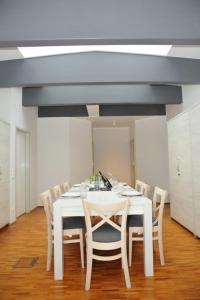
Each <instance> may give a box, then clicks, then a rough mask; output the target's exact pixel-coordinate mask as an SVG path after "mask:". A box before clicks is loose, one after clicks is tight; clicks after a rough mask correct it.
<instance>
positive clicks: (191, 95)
mask: <svg viewBox="0 0 200 300" xmlns="http://www.w3.org/2000/svg"><path fill="white" fill-rule="evenodd" d="M182 95H183V103H182V104H179V105H166V114H167V120H170V119H171V118H173V117H175V116H176V115H178V114H179V113H181V112H183V111H186V110H188V109H190V108H192V107H193V106H194V105H195V104H199V103H200V85H185V86H184V85H183V86H182Z"/></svg>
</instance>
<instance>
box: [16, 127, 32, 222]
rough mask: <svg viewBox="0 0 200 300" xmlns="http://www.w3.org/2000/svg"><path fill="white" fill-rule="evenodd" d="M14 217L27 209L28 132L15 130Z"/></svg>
mask: <svg viewBox="0 0 200 300" xmlns="http://www.w3.org/2000/svg"><path fill="white" fill-rule="evenodd" d="M15 153H16V154H15V155H16V156H15V206H16V217H19V216H21V215H22V214H24V213H25V212H28V211H29V133H27V132H25V131H23V130H20V129H17V130H16V152H15Z"/></svg>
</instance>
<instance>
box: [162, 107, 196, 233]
mask: <svg viewBox="0 0 200 300" xmlns="http://www.w3.org/2000/svg"><path fill="white" fill-rule="evenodd" d="M168 145H169V172H170V201H171V217H172V218H173V219H175V220H176V221H177V222H179V223H180V224H182V225H183V226H185V227H186V228H187V229H189V230H190V231H191V232H193V233H195V234H196V235H197V236H200V184H199V183H200V107H199V106H198V107H195V108H194V109H193V110H190V111H187V112H184V113H182V114H180V115H178V116H177V117H175V118H174V119H172V120H170V121H169V122H168Z"/></svg>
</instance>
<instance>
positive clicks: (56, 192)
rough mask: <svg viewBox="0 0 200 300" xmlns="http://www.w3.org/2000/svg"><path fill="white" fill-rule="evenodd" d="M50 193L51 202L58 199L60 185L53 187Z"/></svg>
mask: <svg viewBox="0 0 200 300" xmlns="http://www.w3.org/2000/svg"><path fill="white" fill-rule="evenodd" d="M50 192H51V197H52V200H53V201H55V200H56V199H58V198H59V197H60V196H61V195H62V190H61V185H60V184H57V185H55V186H54V187H53V188H52V189H51V190H50Z"/></svg>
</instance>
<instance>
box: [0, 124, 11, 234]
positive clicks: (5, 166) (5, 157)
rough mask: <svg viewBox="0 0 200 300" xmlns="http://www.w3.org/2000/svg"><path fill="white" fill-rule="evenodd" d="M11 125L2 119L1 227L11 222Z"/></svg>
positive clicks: (0, 128)
mask: <svg viewBox="0 0 200 300" xmlns="http://www.w3.org/2000/svg"><path fill="white" fill-rule="evenodd" d="M9 140H10V127H9V125H8V124H6V123H4V122H2V121H0V228H1V227H3V226H5V225H6V224H8V223H9Z"/></svg>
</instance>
